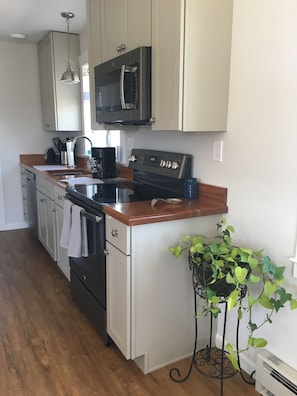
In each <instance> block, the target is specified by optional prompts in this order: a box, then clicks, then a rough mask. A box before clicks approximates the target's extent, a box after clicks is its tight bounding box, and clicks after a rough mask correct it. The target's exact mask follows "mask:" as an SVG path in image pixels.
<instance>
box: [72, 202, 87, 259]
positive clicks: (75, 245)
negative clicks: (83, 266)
mask: <svg viewBox="0 0 297 396" xmlns="http://www.w3.org/2000/svg"><path fill="white" fill-rule="evenodd" d="M71 209H72V210H71V228H70V235H69V245H68V256H69V257H82V256H83V257H88V238H87V220H86V218H85V216H83V215H82V213H83V212H84V211H85V210H84V209H83V208H81V207H80V206H78V205H72V208H71Z"/></svg>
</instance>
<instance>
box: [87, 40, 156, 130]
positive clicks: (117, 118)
mask: <svg viewBox="0 0 297 396" xmlns="http://www.w3.org/2000/svg"><path fill="white" fill-rule="evenodd" d="M94 71H95V104H96V121H97V122H98V123H99V124H121V125H138V124H140V125H141V124H149V123H150V119H151V47H139V48H137V49H135V50H133V51H130V52H127V53H125V54H123V55H120V56H118V57H117V58H114V59H111V60H109V61H107V62H104V63H102V64H100V65H98V66H95V70H94Z"/></svg>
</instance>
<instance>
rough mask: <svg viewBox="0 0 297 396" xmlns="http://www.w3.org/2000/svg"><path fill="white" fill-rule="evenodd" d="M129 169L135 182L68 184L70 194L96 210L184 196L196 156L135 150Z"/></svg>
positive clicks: (122, 180) (110, 181)
mask: <svg viewBox="0 0 297 396" xmlns="http://www.w3.org/2000/svg"><path fill="white" fill-rule="evenodd" d="M129 168H130V169H133V173H134V176H133V180H132V181H127V180H126V179H121V178H117V177H116V178H113V179H105V180H102V183H99V184H89V185H75V186H71V187H70V186H68V187H67V188H66V192H67V196H68V197H69V198H70V197H71V199H72V198H73V199H74V200H75V201H76V203H78V204H79V201H80V203H84V204H85V205H89V206H90V207H92V208H94V209H102V205H104V204H111V203H127V202H137V201H143V200H151V199H153V198H170V197H182V196H183V186H184V182H185V179H187V178H190V177H192V156H191V155H189V154H180V153H173V152H166V151H157V150H146V149H133V150H132V152H131V156H130V159H129Z"/></svg>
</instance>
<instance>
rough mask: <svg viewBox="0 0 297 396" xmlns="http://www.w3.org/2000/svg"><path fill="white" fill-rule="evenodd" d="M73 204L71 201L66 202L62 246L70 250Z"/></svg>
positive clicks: (66, 200)
mask: <svg viewBox="0 0 297 396" xmlns="http://www.w3.org/2000/svg"><path fill="white" fill-rule="evenodd" d="M72 205H73V203H72V202H71V201H69V199H65V201H64V214H63V226H62V231H61V238H60V246H61V247H63V248H65V249H68V245H69V236H70V229H71V208H72Z"/></svg>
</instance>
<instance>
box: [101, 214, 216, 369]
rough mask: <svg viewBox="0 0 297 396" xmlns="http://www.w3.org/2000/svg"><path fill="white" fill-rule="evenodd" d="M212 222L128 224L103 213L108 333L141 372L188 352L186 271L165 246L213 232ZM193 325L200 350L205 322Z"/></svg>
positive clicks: (189, 309)
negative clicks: (197, 326)
mask: <svg viewBox="0 0 297 396" xmlns="http://www.w3.org/2000/svg"><path fill="white" fill-rule="evenodd" d="M217 220H218V216H206V217H203V218H199V219H197V218H192V219H181V220H174V221H169V222H159V223H152V224H143V225H135V226H127V225H125V224H123V223H121V222H120V221H118V220H116V219H114V218H113V217H111V216H109V215H107V216H106V240H107V242H106V248H107V252H106V253H107V255H106V268H107V271H106V272H107V285H106V288H107V293H106V295H107V331H108V334H109V335H110V336H111V338H112V339H113V341H114V342H115V344H116V345H117V346H118V348H119V349H120V350H121V351H122V353H123V355H124V356H125V357H126V358H127V359H132V360H134V361H135V363H136V364H137V365H138V366H139V367H140V369H141V370H142V371H143V372H144V373H145V374H146V373H149V372H152V371H154V370H157V369H159V368H160V367H163V366H167V365H169V364H172V363H174V362H176V361H178V360H181V359H184V358H185V357H188V356H190V355H191V354H192V352H193V347H194V319H193V317H194V299H193V287H192V281H191V272H190V270H189V265H188V263H187V261H186V258H185V260H184V261H183V260H182V259H179V260H177V259H176V258H175V257H173V256H172V255H171V254H170V253H169V251H168V248H169V247H170V246H173V245H174V244H175V243H176V242H177V241H178V240H179V239H180V238H181V237H182V235H184V234H186V233H191V232H193V233H202V234H205V235H213V232H215V230H214V228H213V224H216V222H217ZM198 325H199V336H198V347H199V348H202V347H205V346H206V345H207V343H209V320H206V319H205V318H201V319H199V324H198ZM214 327H215V325H214ZM214 333H215V331H214Z"/></svg>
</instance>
